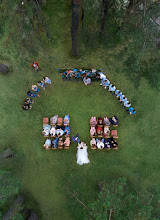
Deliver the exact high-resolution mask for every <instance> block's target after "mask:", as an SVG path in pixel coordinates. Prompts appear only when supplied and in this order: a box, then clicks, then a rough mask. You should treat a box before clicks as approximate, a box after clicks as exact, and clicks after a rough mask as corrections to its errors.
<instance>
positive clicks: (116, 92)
mask: <svg viewBox="0 0 160 220" xmlns="http://www.w3.org/2000/svg"><path fill="white" fill-rule="evenodd" d="M119 93H120V90H119V89H116V91H115V92H114V93H113V94H112V95H116V96H117V95H118V94H119ZM116 96H115V97H116Z"/></svg>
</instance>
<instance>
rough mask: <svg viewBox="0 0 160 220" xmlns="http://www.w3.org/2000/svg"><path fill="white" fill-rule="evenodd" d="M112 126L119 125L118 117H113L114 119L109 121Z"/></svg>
mask: <svg viewBox="0 0 160 220" xmlns="http://www.w3.org/2000/svg"><path fill="white" fill-rule="evenodd" d="M109 120H110V122H111V124H112V125H118V123H119V120H118V118H117V116H116V115H115V116H113V117H112V118H110V119H109Z"/></svg>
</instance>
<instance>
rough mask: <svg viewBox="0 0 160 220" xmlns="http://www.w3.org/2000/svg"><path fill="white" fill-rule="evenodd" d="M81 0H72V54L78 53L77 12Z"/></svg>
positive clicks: (78, 12)
mask: <svg viewBox="0 0 160 220" xmlns="http://www.w3.org/2000/svg"><path fill="white" fill-rule="evenodd" d="M80 6H81V0H72V26H71V36H72V53H73V55H74V56H78V55H79V51H78V26H79V14H80Z"/></svg>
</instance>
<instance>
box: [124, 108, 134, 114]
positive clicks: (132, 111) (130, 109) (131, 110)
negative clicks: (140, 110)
mask: <svg viewBox="0 0 160 220" xmlns="http://www.w3.org/2000/svg"><path fill="white" fill-rule="evenodd" d="M126 111H128V114H131V115H134V114H136V111H135V110H134V108H132V107H130V108H129V109H127V110H126Z"/></svg>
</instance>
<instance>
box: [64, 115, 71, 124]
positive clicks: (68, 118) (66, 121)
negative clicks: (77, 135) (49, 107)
mask: <svg viewBox="0 0 160 220" xmlns="http://www.w3.org/2000/svg"><path fill="white" fill-rule="evenodd" d="M69 123H70V117H69V115H65V116H64V118H63V124H64V126H67V125H69Z"/></svg>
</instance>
